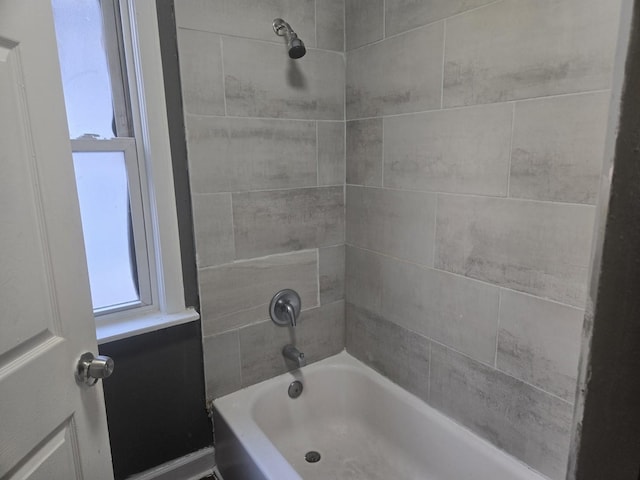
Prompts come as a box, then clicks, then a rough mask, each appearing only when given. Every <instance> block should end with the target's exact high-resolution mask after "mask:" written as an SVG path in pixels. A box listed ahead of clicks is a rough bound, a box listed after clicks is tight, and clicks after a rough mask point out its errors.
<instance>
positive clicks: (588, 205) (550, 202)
mask: <svg viewBox="0 0 640 480" xmlns="http://www.w3.org/2000/svg"><path fill="white" fill-rule="evenodd" d="M347 185H348V186H350V187H356V188H383V187H381V186H379V185H362V184H358V183H348V184H347ZM384 189H385V190H392V191H395V192H407V193H423V194H425V195H446V196H450V197H465V198H478V199H491V200H502V201H506V202H516V203H517V202H528V203H540V204H543V205H558V206H570V207H586V208H594V209H595V208H596V205H594V204H592V203H572V202H558V201H554V200H538V199H535V198H521V197H505V196H504V195H498V194H488V193H463V192H461V193H458V192H444V191H440V190H418V189H414V188H398V187H389V186H387V187H384ZM212 193H224V192H212Z"/></svg>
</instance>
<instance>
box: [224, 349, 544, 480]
mask: <svg viewBox="0 0 640 480" xmlns="http://www.w3.org/2000/svg"><path fill="white" fill-rule="evenodd" d="M320 369H322V370H335V369H339V370H343V371H344V370H347V371H352V372H356V373H358V374H362V375H364V376H366V377H367V378H368V379H369V380H371V381H373V382H374V383H375V384H377V385H378V386H379V387H380V388H383V389H385V390H388V391H389V392H390V393H391V394H392V395H393V396H394V397H396V398H397V400H399V401H400V402H402V403H403V404H404V405H405V406H406V407H409V408H411V410H415V411H417V412H419V414H421V415H423V416H424V418H425V420H426V421H427V422H429V423H431V422H433V423H435V424H437V425H438V426H439V427H440V428H443V429H445V430H447V431H449V430H451V429H452V428H455V432H453V434H457V435H460V437H461V439H462V440H465V441H470V442H476V443H478V444H479V446H480V447H481V448H483V449H485V450H487V451H488V452H490V453H491V454H492V455H493V458H494V459H495V461H496V462H499V463H503V464H505V466H507V465H511V466H512V467H516V466H517V467H519V469H521V470H522V473H523V475H524V476H525V477H526V479H525V480H549V477H547V476H546V475H544V474H543V473H541V472H539V471H537V470H535V469H534V468H532V467H531V466H530V465H528V464H526V463H524V462H523V461H522V460H520V459H518V458H517V457H514V456H513V455H510V454H509V453H507V452H505V451H504V450H501V449H500V448H499V447H498V446H496V445H494V444H493V443H491V442H490V441H488V440H486V439H485V438H483V437H481V436H480V435H478V434H477V433H475V432H473V431H472V430H471V429H469V428H468V427H466V426H465V425H463V424H461V423H459V422H457V421H456V420H455V419H453V418H451V417H448V416H447V415H445V414H444V413H442V412H440V411H439V410H437V409H436V408H434V407H433V406H431V405H430V404H429V403H427V402H425V401H424V400H422V399H421V398H419V397H417V396H416V395H414V394H412V393H411V392H409V391H407V390H405V389H404V388H402V387H401V386H399V385H398V384H396V383H394V382H393V381H391V380H390V379H388V378H387V377H385V376H384V375H382V374H381V373H379V372H377V371H376V370H374V369H373V368H371V367H370V366H369V365H367V364H366V363H364V362H362V361H360V360H359V359H357V358H356V357H354V356H352V355H351V354H349V352H348V351H347V350H346V349H345V350H343V351H341V352H339V353H337V354H335V355H332V356H330V357H327V358H325V359H323V360H319V361H317V362H314V363H312V364H309V365H307V366H305V367H303V368H302V372H301V371H300V369H295V370H291V371H289V372H285V373H283V374H280V375H278V376H276V377H272V378H269V379H267V380H263V381H262V382H260V383H257V384H254V385H251V386H249V387H245V388H243V389H240V390H237V391H235V392H232V393H230V394H227V395H225V396H222V397H219V398H217V399H215V400H214V401H213V407H214V409H215V410H216V414H217V415H220V416H221V417H222V419H223V420H224V421H225V422H226V424H227V426H228V427H229V429H230V430H231V432H232V433H233V434H234V435H235V437H236V439H237V441H238V442H239V443H240V444H241V446H242V448H243V449H244V450H245V452H246V453H247V455H248V456H249V457H250V458H251V460H252V461H253V462H254V463H255V464H256V466H257V467H258V469H259V470H260V471H261V472H262V473H263V474H264V475H265V476H266V478H287V479H288V480H289V479H291V480H303V478H302V477H301V476H300V474H299V473H298V472H297V471H296V470H295V469H294V468H293V466H292V465H291V464H290V463H289V462H288V461H287V460H286V459H285V457H284V456H283V455H282V454H281V453H280V451H279V450H278V449H277V447H276V446H275V444H274V443H272V441H271V440H270V439H269V437H267V435H266V434H265V433H264V431H263V430H262V428H261V427H260V426H259V425H258V423H257V422H256V421H255V420H254V418H253V412H254V411H255V404H256V402H257V401H258V399H259V398H260V397H261V396H262V395H263V394H264V393H265V392H267V391H270V390H272V389H274V388H283V389H286V388H287V386H288V385H289V383H291V382H292V381H294V380H301V381H302V380H304V376H305V375H309V374H312V373H313V372H315V371H317V370H320ZM278 384H279V385H278ZM214 434H215V432H214ZM284 475H286V476H284Z"/></svg>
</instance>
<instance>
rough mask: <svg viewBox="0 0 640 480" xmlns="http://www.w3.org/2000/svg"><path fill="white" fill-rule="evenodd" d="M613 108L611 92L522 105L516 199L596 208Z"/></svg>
mask: <svg viewBox="0 0 640 480" xmlns="http://www.w3.org/2000/svg"><path fill="white" fill-rule="evenodd" d="M608 109H609V93H608V92H604V93H588V94H581V95H569V96H562V97H555V98H545V99H541V100H532V101H527V102H518V103H517V104H516V113H515V123H514V132H513V153H512V159H511V183H510V195H511V196H512V197H524V198H534V199H537V200H554V201H559V202H573V203H591V204H594V203H595V202H596V197H597V193H598V183H599V179H600V174H601V173H602V160H603V157H604V141H605V135H606V130H607V113H608Z"/></svg>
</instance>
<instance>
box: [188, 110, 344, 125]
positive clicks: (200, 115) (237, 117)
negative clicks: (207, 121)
mask: <svg viewBox="0 0 640 480" xmlns="http://www.w3.org/2000/svg"><path fill="white" fill-rule="evenodd" d="M187 116H188V117H198V118H228V119H230V120H275V121H279V122H308V123H311V122H319V123H332V122H333V123H338V122H344V119H341V118H336V119H325V118H288V117H255V116H250V115H247V116H242V115H208V114H205V113H191V112H185V117H187Z"/></svg>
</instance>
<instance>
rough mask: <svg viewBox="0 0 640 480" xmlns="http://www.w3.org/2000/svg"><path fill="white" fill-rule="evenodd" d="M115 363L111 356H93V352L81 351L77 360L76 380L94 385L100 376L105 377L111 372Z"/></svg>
mask: <svg viewBox="0 0 640 480" xmlns="http://www.w3.org/2000/svg"><path fill="white" fill-rule="evenodd" d="M114 367H115V364H114V362H113V359H112V358H111V357H107V356H105V355H98V356H94V355H93V353H91V352H87V353H83V354H82V355H81V356H80V360H78V366H77V368H76V380H77V381H78V383H80V384H83V385H88V386H90V387H91V386H93V385H95V384H96V383H97V382H98V380H100V379H101V378H107V377H109V376H110V375H111V374H112V373H113V369H114Z"/></svg>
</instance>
